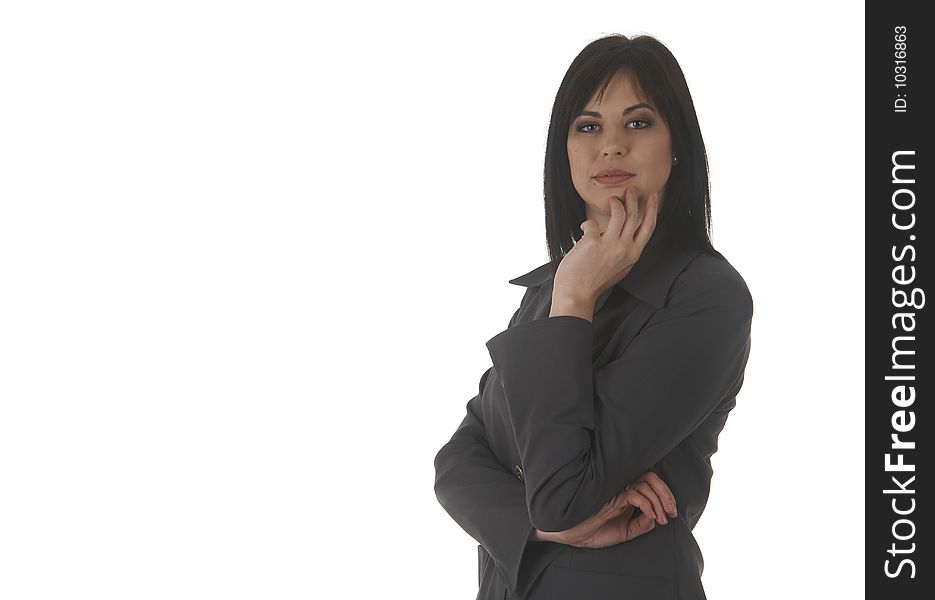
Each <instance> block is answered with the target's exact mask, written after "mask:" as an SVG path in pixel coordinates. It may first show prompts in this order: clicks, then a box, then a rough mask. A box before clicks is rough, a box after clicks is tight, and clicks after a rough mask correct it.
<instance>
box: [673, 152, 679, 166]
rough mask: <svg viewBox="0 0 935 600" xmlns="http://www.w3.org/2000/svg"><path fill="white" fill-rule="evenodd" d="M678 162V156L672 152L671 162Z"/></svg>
mask: <svg viewBox="0 0 935 600" xmlns="http://www.w3.org/2000/svg"><path fill="white" fill-rule="evenodd" d="M678 162H679V157H678V156H676V155H675V154H672V164H673V165H675V164H678Z"/></svg>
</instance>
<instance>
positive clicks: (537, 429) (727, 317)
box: [487, 275, 753, 531]
mask: <svg viewBox="0 0 935 600" xmlns="http://www.w3.org/2000/svg"><path fill="white" fill-rule="evenodd" d="M752 315H753V303H752V300H751V298H750V293H749V291H748V290H747V287H746V285H745V284H744V283H743V280H742V279H736V278H733V277H730V276H726V275H725V276H711V277H708V278H707V279H706V280H705V281H703V282H701V283H698V284H697V285H695V284H693V285H683V286H682V287H681V288H680V289H679V291H678V292H674V293H673V294H672V297H671V298H670V300H669V303H668V305H667V306H666V307H665V308H663V309H659V310H658V311H656V313H655V314H654V315H653V317H652V318H651V319H650V321H649V322H648V323H647V325H646V326H645V327H644V328H643V330H642V331H641V332H640V333H639V334H637V336H636V337H635V338H634V339H633V341H632V342H631V343H630V344H629V346H628V347H627V348H626V349H625V350H624V351H623V353H622V354H621V355H620V356H618V357H615V358H614V360H612V361H611V362H610V363H608V364H607V365H606V366H604V367H602V368H601V369H599V370H596V371H595V370H594V368H593V363H592V343H593V331H592V324H591V322H590V321H588V320H586V319H582V318H580V317H575V316H567V315H566V316H556V317H547V318H543V319H537V320H533V321H528V322H526V323H523V324H521V325H518V326H516V327H513V328H511V329H507V330H506V331H503V332H501V333H499V334H497V335H496V336H494V337H493V338H491V339H490V340H489V341H488V342H487V348H488V351H489V352H490V356H491V359H492V360H493V364H494V367H495V368H496V370H497V373H498V375H499V378H500V382H501V384H502V385H503V390H504V396H505V398H506V402H507V407H508V412H509V415H510V420H511V422H512V425H513V430H514V432H515V434H516V441H517V445H518V449H519V455H520V459H521V461H522V463H521V464H522V468H523V473H524V479H525V484H526V485H525V487H526V503H527V506H528V509H529V515H530V521H531V523H532V524H533V525H534V526H535V527H537V528H538V529H540V530H542V531H562V530H565V529H568V528H570V527H573V526H574V525H576V524H578V523H580V522H581V521H583V520H584V519H585V518H587V517H588V516H590V515H592V514H594V513H595V512H596V511H597V510H598V509H599V508H600V507H601V506H602V505H603V504H604V503H606V502H607V501H608V500H610V499H611V498H612V497H613V496H614V495H615V494H616V493H617V492H619V491H620V490H621V489H622V488H623V487H624V486H625V485H627V484H628V483H629V482H631V481H632V480H633V479H635V478H636V477H637V476H638V475H639V474H640V473H642V472H644V471H647V470H649V469H651V468H652V466H653V465H655V464H656V463H657V462H658V461H659V460H660V459H662V458H663V457H664V456H666V454H668V453H669V452H670V451H671V450H672V449H674V448H675V447H676V446H677V445H678V444H679V443H680V442H681V441H682V440H684V439H685V438H686V437H687V436H688V435H689V434H690V433H691V432H692V431H693V430H694V429H695V428H696V427H697V426H698V425H699V424H700V423H701V422H702V421H703V420H704V419H705V418H706V417H707V416H708V415H709V414H710V413H711V412H712V411H714V410H715V409H716V408H717V407H718V405H720V404H721V403H722V402H727V401H732V400H733V397H734V396H735V395H736V393H737V391H738V390H739V388H740V385H741V384H742V381H743V372H744V368H745V366H746V362H747V357H748V355H749V351H750V324H751V319H752Z"/></svg>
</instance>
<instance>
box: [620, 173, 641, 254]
mask: <svg viewBox="0 0 935 600" xmlns="http://www.w3.org/2000/svg"><path fill="white" fill-rule="evenodd" d="M639 202H640V199H639V193H638V192H637V190H636V188H635V187H633V186H630V187H628V188H627V192H626V194H625V199H624V203H623V205H624V207H625V208H626V209H627V218H626V221H624V223H623V229H622V230H621V231H620V237H621V238H622V240H623V241H624V242H626V243H629V242H630V240H632V239H633V237H634V235H635V234H636V230H637V227H638V226H639V224H640V205H639Z"/></svg>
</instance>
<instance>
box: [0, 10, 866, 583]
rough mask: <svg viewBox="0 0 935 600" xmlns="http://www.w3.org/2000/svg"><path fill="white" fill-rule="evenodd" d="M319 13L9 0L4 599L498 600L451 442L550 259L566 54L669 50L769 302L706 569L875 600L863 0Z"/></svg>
mask: <svg viewBox="0 0 935 600" xmlns="http://www.w3.org/2000/svg"><path fill="white" fill-rule="evenodd" d="M311 6H312V4H311V3H302V2H269V1H264V2H193V1H190V0H189V1H185V2H166V1H162V2H158V3H157V2H152V3H146V4H144V3H125V2H84V3H66V2H29V3H26V2H22V3H18V2H14V3H5V4H4V5H3V8H2V9H0V82H2V83H0V86H2V93H0V202H2V205H0V207H2V208H0V282H2V283H0V287H2V293H0V596H2V597H3V598H9V599H11V600H13V599H20V598H24V599H25V598H76V597H88V598H92V597H93V598H95V599H104V598H120V599H124V598H134V599H144V598H160V599H162V598H169V597H171V598H222V597H223V598H229V599H233V598H282V599H285V598H313V597H316V598H324V597H351V598H381V597H400V598H401V597H407V598H415V597H420V598H439V597H447V598H464V599H467V598H473V597H474V595H475V594H476V592H477V570H476V569H477V552H476V543H475V542H474V541H473V540H472V539H471V538H470V537H469V536H468V535H467V534H465V533H464V532H463V531H462V530H461V529H460V528H459V527H458V526H457V524H456V523H455V522H454V521H453V520H451V518H450V517H449V516H448V515H447V513H445V512H444V510H443V509H442V507H441V506H440V505H439V504H438V502H437V500H436V498H435V496H434V492H433V477H434V470H433V458H434V456H435V453H436V452H437V451H438V449H439V448H440V447H441V446H442V445H443V444H444V443H445V442H446V441H447V440H448V439H449V438H450V436H451V434H452V433H453V432H454V430H455V428H456V427H457V425H458V424H459V423H460V421H461V419H462V417H463V415H464V408H465V404H466V403H467V401H468V400H469V399H470V398H471V397H472V396H473V395H474V394H476V393H477V381H478V379H479V377H480V375H481V374H482V373H483V371H484V370H485V369H486V368H487V367H488V366H489V365H490V358H489V356H488V354H487V350H486V348H485V346H484V343H485V342H486V341H487V340H488V339H490V338H491V337H493V336H494V335H496V334H497V333H499V332H500V331H502V330H503V329H504V328H505V327H506V324H507V321H508V320H509V317H510V316H511V315H512V313H513V311H514V310H515V308H516V307H517V306H518V305H519V300H520V298H521V296H522V291H523V289H522V288H520V287H517V286H512V285H509V284H508V283H507V280H508V279H510V278H512V277H515V276H516V275H519V274H521V273H525V272H526V271H528V270H529V269H531V268H533V267H535V266H537V265H539V264H541V263H543V262H545V260H546V259H547V255H546V249H545V233H544V226H543V224H542V189H541V185H542V183H541V182H542V161H543V156H544V145H545V136H546V130H547V127H548V118H549V113H550V109H551V106H552V101H553V99H554V95H555V92H556V90H557V88H558V85H559V83H560V81H561V78H562V76H563V75H564V72H565V70H566V69H567V67H568V65H569V64H570V62H571V61H572V59H573V58H574V57H575V55H576V54H577V53H578V52H579V51H580V50H581V49H582V48H583V47H584V46H585V45H586V44H587V43H588V42H590V41H592V40H593V39H596V38H598V37H601V36H603V35H605V34H608V33H623V34H626V35H635V34H639V33H649V34H651V35H654V36H656V37H657V38H659V39H660V40H661V41H662V42H663V43H665V44H666V45H667V46H668V47H669V48H670V49H671V50H672V52H673V53H674V54H675V56H676V57H677V58H678V59H679V61H680V63H681V66H682V69H683V71H684V72H685V74H686V77H687V79H688V83H689V86H690V89H691V92H692V94H693V97H694V101H695V106H696V109H697V112H698V115H699V119H700V121H701V127H702V131H703V134H704V138H705V142H706V144H707V150H708V156H709V160H710V168H711V183H712V208H713V216H714V223H715V226H714V243H715V246H716V247H717V248H718V249H719V250H720V251H721V252H723V254H724V255H725V256H726V257H727V258H728V260H729V261H730V262H731V263H732V264H733V265H734V267H735V268H736V269H737V270H738V271H739V272H740V273H741V274H742V275H743V277H744V278H745V279H746V281H747V284H748V286H749V288H750V290H751V293H752V295H753V298H754V307H755V308H754V310H755V314H754V325H753V328H754V329H753V347H752V354H751V357H750V361H749V365H748V368H747V376H746V382H745V385H744V388H743V390H742V392H741V394H740V396H739V397H738V399H737V407H736V409H735V410H734V411H733V412H732V413H731V416H730V419H729V420H728V423H727V426H726V429H725V430H724V432H723V433H722V435H721V438H720V448H719V452H718V453H717V454H716V455H715V457H714V459H713V464H714V468H715V476H714V481H713V487H712V491H711V496H710V500H709V503H708V507H707V510H706V511H705V514H704V516H703V517H702V519H701V521H700V523H699V525H698V526H697V528H696V529H695V534H696V537H697V539H698V541H699V544H700V546H701V548H702V551H703V553H704V557H705V571H704V579H703V581H704V585H705V588H706V590H707V592H708V596H709V597H710V598H717V599H731V598H749V597H750V596H751V594H754V595H755V596H756V597H757V598H761V599H767V598H776V599H785V598H792V597H809V598H818V597H825V596H833V597H840V598H855V597H859V595H860V594H861V590H862V588H863V575H862V573H863V546H862V541H863V525H864V521H863V464H862V463H863V414H864V413H863V385H862V383H863V302H864V296H863V243H864V242H863V230H864V223H863V215H864V213H863V199H864V196H863V140H864V116H863V108H864V71H863V51H864V50H863V44H864V41H863V31H864V23H863V6H862V5H861V4H859V3H858V4H855V3H852V2H800V1H794V2H787V3H785V4H784V5H782V6H776V7H769V6H765V5H756V6H753V5H751V4H749V3H741V2H737V3H728V2H714V3H712V2H705V3H692V2H665V3H646V2H639V3H637V2H576V3H571V2H563V3H544V2H537V3H518V4H515V5H512V4H509V3H506V4H505V3H494V2H477V1H475V2H471V3H470V4H467V3H461V4H459V5H457V7H455V6H454V5H452V4H450V3H437V2H431V3H429V2H425V3H412V2H409V3H401V2H391V3H390V2H380V3H378V2H369V3H354V4H352V3H347V4H342V5H341V7H340V8H338V6H337V5H335V4H332V5H331V6H330V7H328V8H327V10H325V9H322V8H311ZM326 590H327V591H329V593H328V594H326V593H325V591H326ZM437 590H449V592H448V593H446V594H440V593H439V592H438V591H437Z"/></svg>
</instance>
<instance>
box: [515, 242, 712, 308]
mask: <svg viewBox="0 0 935 600" xmlns="http://www.w3.org/2000/svg"><path fill="white" fill-rule="evenodd" d="M656 233H658V232H656ZM701 252H702V251H701V250H700V249H695V248H689V247H686V246H683V245H681V244H678V243H673V242H672V241H671V240H667V239H666V236H664V235H663V236H656V235H653V236H652V237H651V238H650V239H649V243H647V244H646V247H645V248H643V253H642V254H641V255H640V258H639V260H638V261H636V264H635V265H633V268H632V269H630V272H629V273H628V274H627V276H626V277H624V278H623V279H621V280H620V281H618V282H617V283H616V284H615V286H617V287H621V288H623V289H624V290H626V291H627V292H629V293H630V294H632V295H633V296H636V297H637V298H639V299H640V300H642V301H644V302H648V303H649V304H652V305H653V306H655V307H656V308H662V307H663V306H665V304H666V300H667V298H668V296H669V290H670V289H671V288H672V284H673V283H674V282H675V279H676V277H678V275H679V273H681V272H682V271H683V270H684V269H685V267H686V266H687V265H688V263H689V262H691V260H692V259H693V258H694V257H696V256H697V255H698V254H700V253H701ZM553 277H554V273H553V272H552V263H551V262H547V263H545V264H543V265H540V266H538V267H536V268H535V269H533V270H532V271H529V272H528V273H525V274H523V275H520V276H519V277H515V278H513V279H511V280H510V281H509V283H512V284H514V285H521V286H525V287H535V286H540V285H542V284H544V283H546V282H548V281H551V279H552V278H553ZM602 296H603V297H604V298H605V299H606V296H607V293H606V292H605V294H603V295H602ZM601 304H603V302H601Z"/></svg>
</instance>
